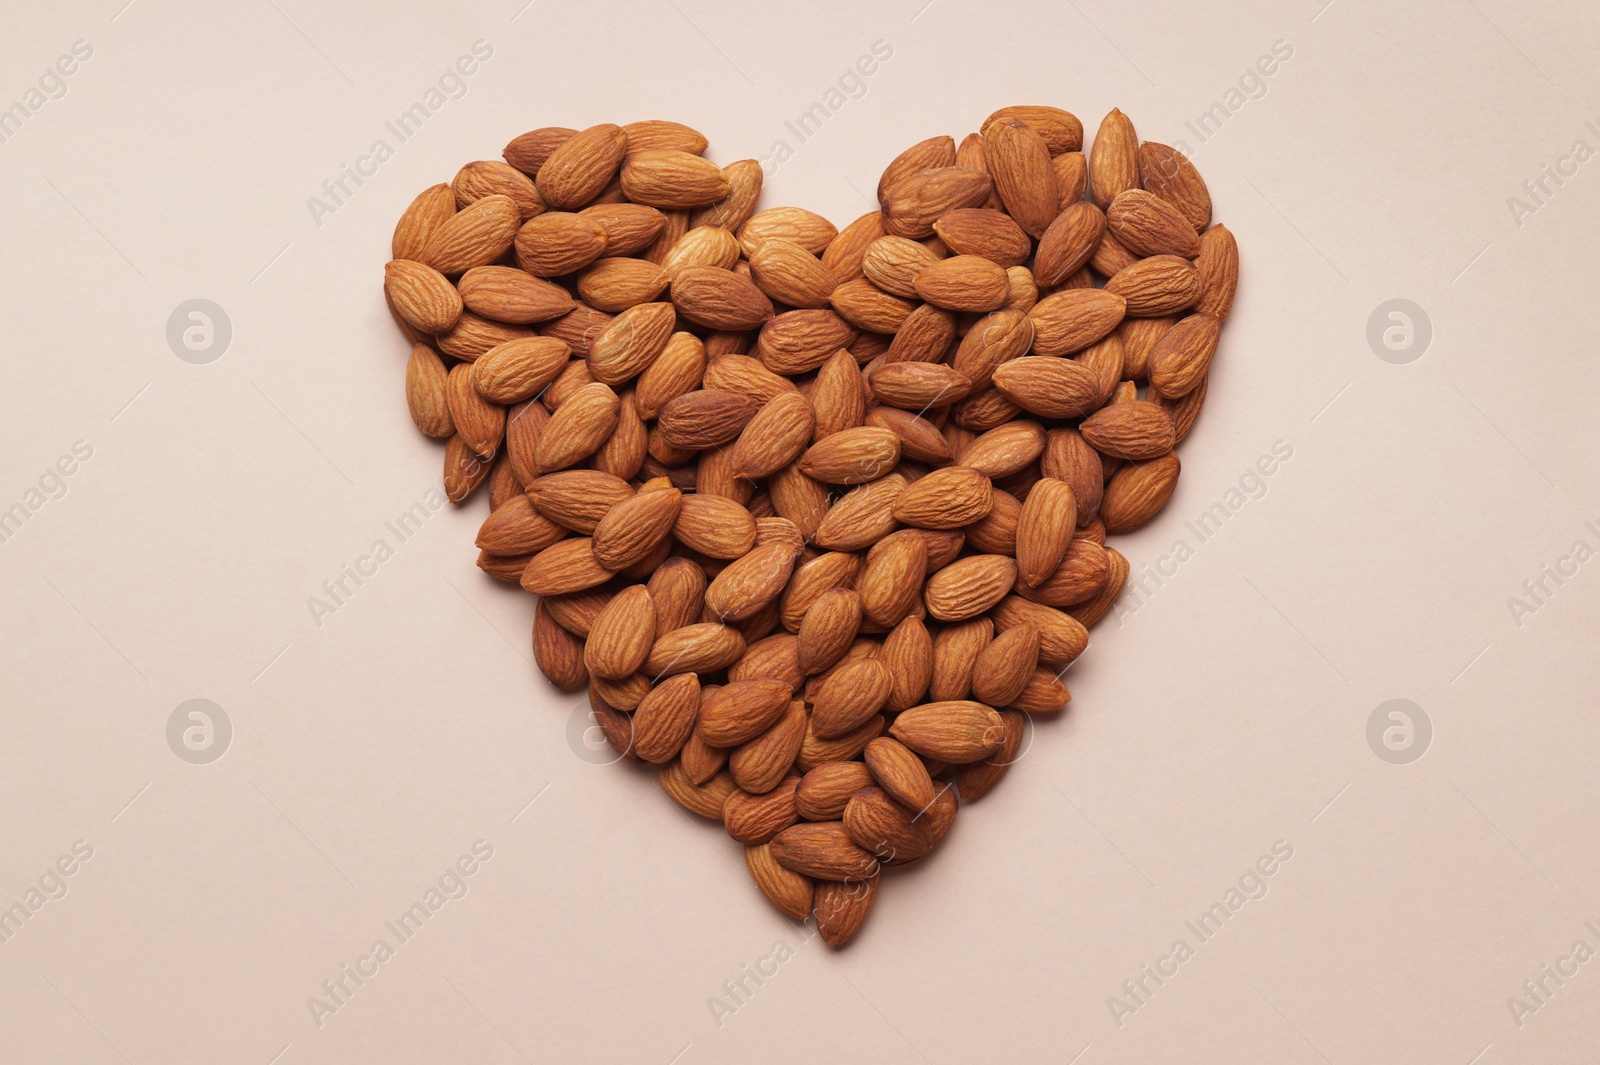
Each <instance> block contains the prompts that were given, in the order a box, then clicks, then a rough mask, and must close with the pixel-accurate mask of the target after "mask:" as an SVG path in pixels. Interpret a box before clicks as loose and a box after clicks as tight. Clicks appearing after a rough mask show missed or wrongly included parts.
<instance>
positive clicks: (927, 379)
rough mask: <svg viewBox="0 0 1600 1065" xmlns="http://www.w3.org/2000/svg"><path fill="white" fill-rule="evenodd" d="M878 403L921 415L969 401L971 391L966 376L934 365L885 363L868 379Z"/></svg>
mask: <svg viewBox="0 0 1600 1065" xmlns="http://www.w3.org/2000/svg"><path fill="white" fill-rule="evenodd" d="M869 381H870V383H871V385H872V391H873V395H874V396H875V398H876V399H877V400H878V402H879V403H886V404H888V405H889V406H891V407H899V408H900V409H902V410H910V411H916V412H918V413H922V412H924V411H926V410H928V409H929V408H930V407H946V406H949V405H950V404H952V403H954V402H956V401H957V400H961V399H964V398H966V395H967V393H968V392H969V391H970V390H971V388H972V382H971V381H970V380H969V379H968V378H967V375H966V374H964V373H962V372H961V371H959V370H955V369H952V368H950V367H949V366H945V365H943V364H942V363H932V362H886V363H882V364H880V365H878V366H877V367H875V368H874V369H873V371H872V374H871V376H870V378H869Z"/></svg>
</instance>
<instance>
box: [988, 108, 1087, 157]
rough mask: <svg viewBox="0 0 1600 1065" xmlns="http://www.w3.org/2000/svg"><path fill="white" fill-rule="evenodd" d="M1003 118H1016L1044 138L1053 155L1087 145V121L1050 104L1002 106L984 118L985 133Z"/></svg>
mask: <svg viewBox="0 0 1600 1065" xmlns="http://www.w3.org/2000/svg"><path fill="white" fill-rule="evenodd" d="M1003 118H1012V119H1016V120H1017V121H1018V122H1022V123H1024V124H1025V125H1027V127H1028V128H1029V129H1031V130H1033V131H1034V132H1035V133H1037V134H1039V136H1041V137H1043V138H1044V141H1045V144H1046V145H1047V146H1049V149H1050V154H1051V155H1060V154H1061V153H1062V152H1075V151H1077V150H1078V149H1080V148H1082V147H1083V123H1082V122H1080V121H1079V120H1078V116H1077V115H1074V114H1073V113H1072V112H1070V111H1063V110H1062V109H1061V108H1059V107H1047V106H1044V105H1042V104H1013V105H1011V106H1010V107H1002V108H1001V109H1000V110H998V111H996V112H995V113H994V114H992V115H990V116H989V117H988V118H986V119H984V120H983V126H982V127H981V128H982V129H983V131H984V133H985V135H987V134H988V131H989V126H990V125H991V124H992V123H994V122H996V121H998V120H1000V119H1003Z"/></svg>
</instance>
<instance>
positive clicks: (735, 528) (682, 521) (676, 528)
mask: <svg viewBox="0 0 1600 1065" xmlns="http://www.w3.org/2000/svg"><path fill="white" fill-rule="evenodd" d="M672 534H673V535H674V536H676V537H677V539H678V542H679V543H681V544H683V545H684V546H685V547H688V548H690V549H692V550H695V551H698V552H700V553H701V554H702V555H708V556H710V557H711V558H726V559H735V558H742V557H743V556H744V555H745V554H747V553H748V552H749V551H750V549H751V548H752V547H754V546H755V542H756V520H755V518H753V517H751V516H750V512H749V511H748V510H746V509H745V508H744V507H743V506H741V505H740V504H739V503H737V502H735V501H734V500H732V499H726V498H724V497H722V496H714V495H699V494H696V495H688V496H684V497H683V499H682V502H681V504H680V505H679V508H678V518H677V522H676V524H674V525H673V527H672Z"/></svg>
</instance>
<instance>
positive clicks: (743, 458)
mask: <svg viewBox="0 0 1600 1065" xmlns="http://www.w3.org/2000/svg"><path fill="white" fill-rule="evenodd" d="M815 426H816V415H815V414H814V413H813V412H812V409H811V404H810V403H808V402H806V398H805V397H804V396H802V395H800V393H798V392H785V393H783V394H781V395H777V396H774V397H772V399H770V400H768V401H767V403H766V405H765V406H763V407H762V408H761V410H759V411H757V412H756V415H755V417H754V418H751V419H750V422H749V423H748V424H747V425H746V426H745V427H744V430H743V432H741V433H740V434H739V439H738V440H737V441H736V442H735V443H734V445H733V451H732V453H731V454H730V456H729V459H730V462H731V463H732V466H733V468H734V470H736V471H737V472H738V473H739V475H740V476H742V477H746V478H749V479H751V480H755V479H757V478H761V477H769V476H771V475H772V474H774V473H777V472H778V471H779V470H781V469H783V468H784V467H785V466H787V465H789V464H790V463H791V462H793V461H794V460H795V459H797V458H799V457H800V453H801V452H803V451H804V450H805V449H806V445H807V444H808V443H810V441H811V433H812V430H813V428H815Z"/></svg>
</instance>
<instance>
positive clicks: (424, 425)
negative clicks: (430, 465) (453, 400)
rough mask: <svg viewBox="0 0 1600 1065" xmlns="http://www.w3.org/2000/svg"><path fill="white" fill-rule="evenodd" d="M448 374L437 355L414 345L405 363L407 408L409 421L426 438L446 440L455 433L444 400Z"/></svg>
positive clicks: (446, 399) (445, 399) (442, 361)
mask: <svg viewBox="0 0 1600 1065" xmlns="http://www.w3.org/2000/svg"><path fill="white" fill-rule="evenodd" d="M448 381H449V371H447V370H446V369H445V368H444V360H443V359H441V358H439V353H438V352H437V351H434V350H433V349H432V348H430V347H429V346H428V345H426V344H414V345H412V347H411V357H410V359H408V360H407V362H406V407H407V409H409V410H410V411H411V420H412V421H413V422H414V423H416V426H417V428H418V429H420V430H421V431H422V433H423V435H425V436H431V437H434V438H436V439H447V438H449V437H451V436H453V435H454V434H455V431H456V423H455V422H454V421H453V420H452V419H451V417H450V402H449V399H448V398H447V391H448V387H449V386H448Z"/></svg>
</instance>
